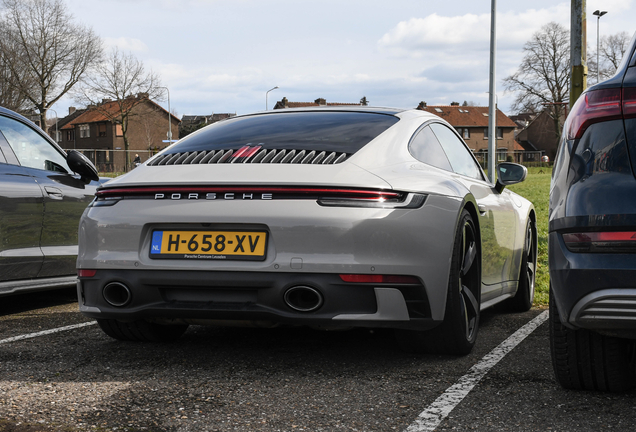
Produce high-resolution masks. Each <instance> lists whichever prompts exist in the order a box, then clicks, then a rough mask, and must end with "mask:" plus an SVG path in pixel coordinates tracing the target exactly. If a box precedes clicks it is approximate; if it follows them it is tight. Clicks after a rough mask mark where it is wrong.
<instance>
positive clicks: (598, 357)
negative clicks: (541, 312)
mask: <svg viewBox="0 0 636 432" xmlns="http://www.w3.org/2000/svg"><path fill="white" fill-rule="evenodd" d="M635 348H636V342H635V341H632V340H628V339H620V338H616V337H611V336H605V335H602V334H599V333H596V332H594V331H591V330H587V329H580V330H572V329H570V328H568V327H566V326H564V325H563V324H562V323H561V318H560V317H559V310H558V309H557V307H556V303H555V301H554V296H553V295H552V289H550V354H551V357H552V368H553V369H554V376H555V378H556V380H557V382H558V383H559V384H560V385H561V386H562V387H563V388H565V389H570V390H596V391H609V392H620V391H626V390H629V389H631V388H633V387H634V385H636V373H635V368H634V353H635Z"/></svg>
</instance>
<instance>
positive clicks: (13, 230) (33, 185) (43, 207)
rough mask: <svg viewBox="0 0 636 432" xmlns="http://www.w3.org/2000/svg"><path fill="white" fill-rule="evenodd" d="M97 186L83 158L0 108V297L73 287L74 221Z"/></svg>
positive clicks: (90, 199)
mask: <svg viewBox="0 0 636 432" xmlns="http://www.w3.org/2000/svg"><path fill="white" fill-rule="evenodd" d="M73 173H77V174H75V175H74V174H73ZM99 184H100V182H99V177H98V176H97V170H96V169H95V167H94V166H93V164H92V163H91V162H90V161H89V160H88V159H87V158H86V157H85V156H84V155H82V154H81V153H79V152H76V151H72V150H71V151H69V152H68V153H66V152H65V151H64V150H62V149H61V148H60V147H59V146H58V145H57V144H56V143H55V142H54V141H53V140H52V139H51V138H50V137H49V136H48V135H46V134H45V133H44V132H43V131H42V130H41V129H40V128H38V127H37V126H36V125H34V124H33V122H31V121H29V120H27V119H26V118H24V117H22V116H21V115H19V114H16V113H15V112H13V111H10V110H8V109H5V108H2V107H0V296H1V295H7V294H14V293H18V292H25V291H36V290H43V289H50V288H56V287H63V286H69V285H74V284H75V283H76V281H77V271H76V269H75V260H76V259H77V229H78V225H79V218H80V216H81V215H82V213H83V212H84V209H85V208H86V206H87V205H88V204H89V203H90V202H91V201H92V199H93V195H94V194H95V189H96V188H97V186H99Z"/></svg>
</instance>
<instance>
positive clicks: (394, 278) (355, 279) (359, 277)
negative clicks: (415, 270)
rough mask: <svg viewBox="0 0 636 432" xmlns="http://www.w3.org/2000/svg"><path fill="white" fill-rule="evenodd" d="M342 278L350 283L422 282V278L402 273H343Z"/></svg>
mask: <svg viewBox="0 0 636 432" xmlns="http://www.w3.org/2000/svg"><path fill="white" fill-rule="evenodd" d="M340 279H342V281H343V282H350V283H397V284H420V280H419V279H418V278H417V277H415V276H401V275H372V274H341V275H340Z"/></svg>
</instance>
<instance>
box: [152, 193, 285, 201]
mask: <svg viewBox="0 0 636 432" xmlns="http://www.w3.org/2000/svg"><path fill="white" fill-rule="evenodd" d="M155 199H156V200H162V199H172V200H182V199H187V200H198V199H206V200H217V199H218V200H234V199H237V200H254V199H261V200H271V199H273V196H272V194H271V193H263V194H254V193H234V192H227V193H216V192H210V193H205V194H204V193H196V192H194V193H173V194H163V193H156V194H155Z"/></svg>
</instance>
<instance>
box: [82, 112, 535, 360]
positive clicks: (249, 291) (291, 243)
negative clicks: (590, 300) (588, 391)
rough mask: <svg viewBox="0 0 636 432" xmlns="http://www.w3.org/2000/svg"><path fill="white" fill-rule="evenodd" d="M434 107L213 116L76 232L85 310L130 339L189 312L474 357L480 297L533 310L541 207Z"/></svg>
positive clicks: (117, 188)
mask: <svg viewBox="0 0 636 432" xmlns="http://www.w3.org/2000/svg"><path fill="white" fill-rule="evenodd" d="M526 172H527V171H526V169H525V168H524V167H523V166H521V165H516V164H512V163H502V164H501V165H499V166H498V168H497V173H498V177H499V179H498V181H497V183H496V184H491V183H490V182H489V181H488V180H487V178H486V177H485V175H484V173H483V171H482V170H481V168H480V166H479V164H478V163H477V161H476V160H475V158H474V157H473V155H472V153H471V151H470V149H469V148H468V147H467V146H466V144H465V143H464V142H463V141H462V140H461V138H460V137H459V135H458V134H457V133H456V132H455V130H454V129H453V128H452V127H450V126H449V124H448V123H446V122H445V121H444V120H442V119H441V118H439V117H437V116H435V115H433V114H429V113H427V112H424V111H416V110H394V109H378V108H366V107H356V108H354V109H342V108H326V109H325V108H321V109H307V110H281V111H270V112H264V113H257V114H252V115H243V116H237V117H233V118H231V119H229V120H225V121H222V122H218V123H215V124H213V125H210V126H208V127H206V128H204V129H202V130H200V131H198V132H196V133H194V134H192V135H189V136H188V137H186V138H184V139H182V140H181V141H179V142H177V143H176V144H174V145H172V146H170V147H168V148H167V149H166V150H164V151H163V152H161V153H159V154H158V155H156V156H155V157H154V158H152V159H150V160H149V161H148V162H146V163H145V164H143V165H141V166H140V167H138V168H136V169H134V170H133V171H132V172H130V173H129V174H127V175H125V176H122V177H120V178H117V179H114V180H112V181H110V182H109V183H107V184H106V185H104V186H103V187H102V188H100V189H99V190H98V191H97V193H96V198H95V200H94V201H93V203H92V204H91V205H90V206H89V207H88V208H87V209H86V211H85V213H84V215H83V217H82V220H81V222H80V229H79V255H78V261H77V265H78V274H79V283H78V298H79V303H80V310H81V312H82V313H84V314H85V315H87V316H89V317H92V318H95V319H97V322H98V323H99V325H100V327H101V328H102V330H103V331H104V332H105V333H106V334H108V335H109V336H112V337H114V338H116V339H120V340H155V341H158V340H170V339H175V338H178V337H179V336H181V334H183V332H184V331H185V330H186V328H187V327H188V325H189V324H203V325H205V324H212V325H216V324H221V325H239V324H240V325H246V324H251V325H256V326H273V325H280V324H288V325H307V326H312V327H317V328H324V329H336V328H349V327H376V328H378V327H384V328H393V329H396V337H397V341H398V343H399V345H400V346H401V347H402V348H403V349H405V350H408V351H414V352H445V353H453V354H465V353H468V352H469V351H470V350H471V349H472V347H473V345H474V344H475V340H476V337H477V331H478V326H479V316H480V310H483V309H484V308H487V307H490V306H492V305H494V304H496V303H499V302H502V301H507V303H508V304H509V306H510V307H511V308H513V309H516V310H527V309H529V308H530V307H531V305H532V301H533V298H534V273H535V265H536V257H537V249H536V244H537V243H536V229H535V213H534V208H533V206H532V204H531V203H530V202H529V201H527V200H525V199H524V198H522V197H520V196H519V195H516V194H515V193H513V192H510V191H509V190H506V189H504V188H505V185H508V184H513V183H517V182H520V181H522V180H524V178H525V176H526Z"/></svg>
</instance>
